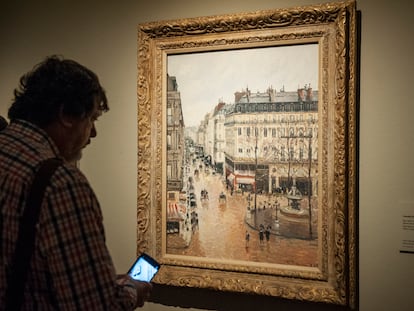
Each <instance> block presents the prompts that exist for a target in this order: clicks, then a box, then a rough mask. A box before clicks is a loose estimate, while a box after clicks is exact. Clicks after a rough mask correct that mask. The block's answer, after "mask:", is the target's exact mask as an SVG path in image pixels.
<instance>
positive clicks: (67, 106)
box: [8, 55, 109, 127]
mask: <svg viewBox="0 0 414 311" xmlns="http://www.w3.org/2000/svg"><path fill="white" fill-rule="evenodd" d="M96 100H97V101H98V102H99V109H100V110H101V111H102V112H106V111H108V110H109V107H108V100H107V98H106V94H105V90H104V89H103V88H102V86H101V85H100V83H99V79H98V76H97V75H96V74H95V73H94V72H92V71H91V70H89V69H88V68H86V67H84V66H82V65H80V64H79V63H77V62H75V61H73V60H69V59H63V58H62V57H59V56H56V55H53V56H49V57H47V58H46V59H45V60H44V61H43V62H41V63H39V64H38V65H36V66H35V67H34V68H33V69H32V70H31V71H30V72H28V73H26V74H25V75H23V76H22V77H21V78H20V84H19V86H18V88H16V89H15V90H14V101H13V103H12V105H11V107H10V109H9V111H8V117H9V119H10V121H11V122H12V121H13V120H14V119H22V120H26V121H29V122H31V123H34V124H36V125H38V126H40V127H44V126H46V125H48V124H50V123H51V122H53V121H54V120H56V119H57V118H58V116H59V114H60V113H63V114H64V115H69V116H73V117H80V118H83V117H86V116H88V114H89V113H90V112H92V110H93V108H94V103H95V101H96Z"/></svg>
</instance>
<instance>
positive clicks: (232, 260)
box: [137, 1, 358, 308]
mask: <svg viewBox="0 0 414 311" xmlns="http://www.w3.org/2000/svg"><path fill="white" fill-rule="evenodd" d="M356 38H357V36H356V5H355V2H354V1H346V2H337V3H333V4H332V3H328V4H322V5H315V6H307V7H295V8H288V9H275V10H267V11H257V12H251V13H240V14H227V15H217V16H206V17H197V18H188V19H180V20H171V21H155V22H149V23H145V24H141V25H139V26H138V57H137V60H138V62H137V64H138V79H137V97H138V129H137V131H138V141H137V143H138V163H137V171H138V173H137V178H138V189H137V192H138V193H137V196H138V200H137V253H141V252H144V251H145V252H147V253H149V254H150V255H152V256H153V257H154V258H156V259H157V261H158V262H160V263H161V269H160V271H159V273H158V274H157V276H156V277H155V278H154V280H153V282H154V283H159V284H165V285H169V286H180V287H191V288H193V287H197V288H210V289H214V290H219V291H231V292H243V293H249V294H256V295H266V296H275V297H281V298H287V299H298V300H306V301H315V302H324V303H333V304H338V305H346V306H350V307H351V308H355V307H356V303H357V249H358V247H357V221H356V215H357V204H356V203H357V202H356V186H357V183H356V180H357V170H356V167H357V164H356V159H357V157H356V149H357V146H356V130H357V129H356V126H357V72H356V68H357V64H356V63H357V40H356Z"/></svg>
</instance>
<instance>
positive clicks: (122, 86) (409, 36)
mask: <svg viewBox="0 0 414 311" xmlns="http://www.w3.org/2000/svg"><path fill="white" fill-rule="evenodd" d="M315 2H316V3H318V2H327V1H315V0H254V1H253V0H252V1H248V0H227V1H223V0H209V1H194V0H192V1H191V0H189V1H180V0H152V1H145V3H143V1H141V0H134V1H116V2H115V1H114V2H108V1H98V0H93V1H87V0H85V1H68V0H66V1H64V0H63V1H56V0H54V1H51V0H39V1H28V0H26V1H9V3H7V4H4V3H2V7H1V10H0V114H2V115H5V114H6V111H7V107H8V105H9V103H10V99H11V97H12V90H13V88H14V87H15V86H16V85H17V81H18V78H19V77H20V75H21V74H22V73H23V72H25V71H27V70H29V69H30V68H31V67H32V65H33V64H35V63H37V62H39V61H40V60H41V59H43V58H44V56H46V55H49V54H63V55H64V56H66V57H69V58H74V59H76V60H78V61H79V62H81V63H83V64H85V65H86V66H88V67H90V68H91V69H93V70H94V71H96V72H97V73H98V75H99V76H100V78H101V80H102V83H103V85H104V86H105V87H106V89H107V93H108V96H109V99H110V103H111V111H110V112H109V113H108V114H106V115H105V116H104V117H102V120H101V121H100V122H99V123H98V137H97V138H96V139H95V140H94V143H93V144H92V145H91V146H90V147H89V149H88V150H87V151H86V152H85V156H84V159H83V160H82V162H81V168H82V170H83V171H84V172H85V173H86V175H87V176H88V178H89V180H90V182H91V183H92V185H93V187H94V189H95V190H96V192H97V195H98V196H99V198H100V201H101V204H102V209H103V213H104V217H105V225H106V234H107V240H108V246H109V248H110V250H111V252H112V254H113V259H114V261H115V264H116V266H117V269H118V270H119V272H122V271H125V270H126V269H127V268H128V266H129V264H130V262H131V261H132V260H133V259H134V257H135V237H136V229H135V217H136V213H135V206H136V197H137V196H136V186H137V182H136V160H137V156H136V148H137V147H136V146H137V144H136V140H137V135H136V128H137V122H136V116H137V108H136V74H137V70H136V50H137V46H136V26H137V24H138V23H140V22H146V21H152V20H162V19H175V18H186V17H195V16H204V15H213V14H221V13H238V12H244V11H254V10H260V9H270V8H279V7H290V6H295V5H304V4H312V3H315ZM17 3H20V4H19V5H18V4H17ZM411 3H412V2H410V1H402V0H400V1H398V0H394V1H383V0H360V1H358V3H357V5H358V9H359V10H361V14H362V30H361V36H362V43H361V94H360V102H361V104H360V136H359V138H360V170H359V171H360V182H359V189H360V212H359V225H360V306H361V310H363V311H371V310H376V311H380V310H391V309H392V310H401V311H405V310H407V311H408V310H412V308H413V305H414V295H413V294H412V293H413V291H412V289H413V288H414V269H413V262H414V261H413V260H414V255H409V254H400V253H399V252H398V249H399V239H400V236H399V232H400V231H399V229H400V216H401V210H402V208H404V207H409V208H411V210H413V209H414V189H413V181H412V180H413V178H412V176H413V175H414V165H413V164H412V156H413V154H414V144H413V138H412V134H413V133H414V122H413V115H414V104H413V102H412V94H413V91H412V86H413V83H412V81H413V75H414V70H413V69H414V66H413V57H412V50H413V47H414V46H413V30H412V29H414V22H413V19H412V16H411V12H412V9H414V5H413V4H411ZM170 293H172V295H170ZM154 299H156V302H154V303H148V304H147V305H146V306H145V307H144V310H154V311H163V310H166V311H169V310H181V309H183V308H188V307H191V308H195V309H220V310H236V309H239V310H244V309H246V310H247V309H251V308H255V307H256V309H257V310H270V309H274V310H276V309H277V310H286V309H289V310H339V309H340V308H335V307H332V306H319V305H314V304H302V303H298V302H290V301H282V300H278V299H274V298H268V297H251V298H249V297H246V296H244V295H235V294H222V293H217V294H214V293H210V292H208V291H200V290H196V291H193V290H188V291H183V290H182V289H180V290H176V289H165V288H162V289H160V290H157V292H156V293H155V298H154ZM258 304H260V305H263V308H262V307H259V305H258ZM167 305H171V306H167ZM177 305H178V306H180V307H177V308H176V307H174V306H177ZM231 306H233V307H231Z"/></svg>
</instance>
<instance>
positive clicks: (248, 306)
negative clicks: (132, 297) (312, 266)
mask: <svg viewBox="0 0 414 311" xmlns="http://www.w3.org/2000/svg"><path fill="white" fill-rule="evenodd" d="M150 302H153V303H158V304H161V305H165V306H174V307H181V308H196V309H202V310H216V311H236V310H237V311H252V310H254V311H266V310H278V311H283V310H289V311H296V310H297V311H299V310H300V311H303V310H306V311H345V310H351V309H349V308H347V307H342V306H338V305H332V304H323V303H311V302H303V301H295V300H287V299H280V298H276V297H268V296H258V295H248V294H242V293H232V292H220V291H214V290H208V289H198V288H185V287H173V286H166V285H160V284H154V288H153V291H152V298H151V300H150Z"/></svg>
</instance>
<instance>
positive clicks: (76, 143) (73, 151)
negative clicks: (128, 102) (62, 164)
mask: <svg viewBox="0 0 414 311" xmlns="http://www.w3.org/2000/svg"><path fill="white" fill-rule="evenodd" d="M101 114H102V112H101V111H100V110H99V109H98V103H97V102H95V105H94V108H93V110H92V112H91V113H89V114H88V115H87V116H85V117H83V118H77V119H73V121H72V124H73V127H72V130H71V133H70V142H69V141H68V149H67V150H66V154H65V155H64V156H65V158H66V160H67V161H69V162H74V161H78V160H80V158H81V157H82V150H83V148H85V147H86V146H87V145H88V144H89V143H90V142H91V138H92V137H96V135H97V132H96V128H95V121H96V120H97V119H98V118H99V117H100V115H101Z"/></svg>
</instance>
